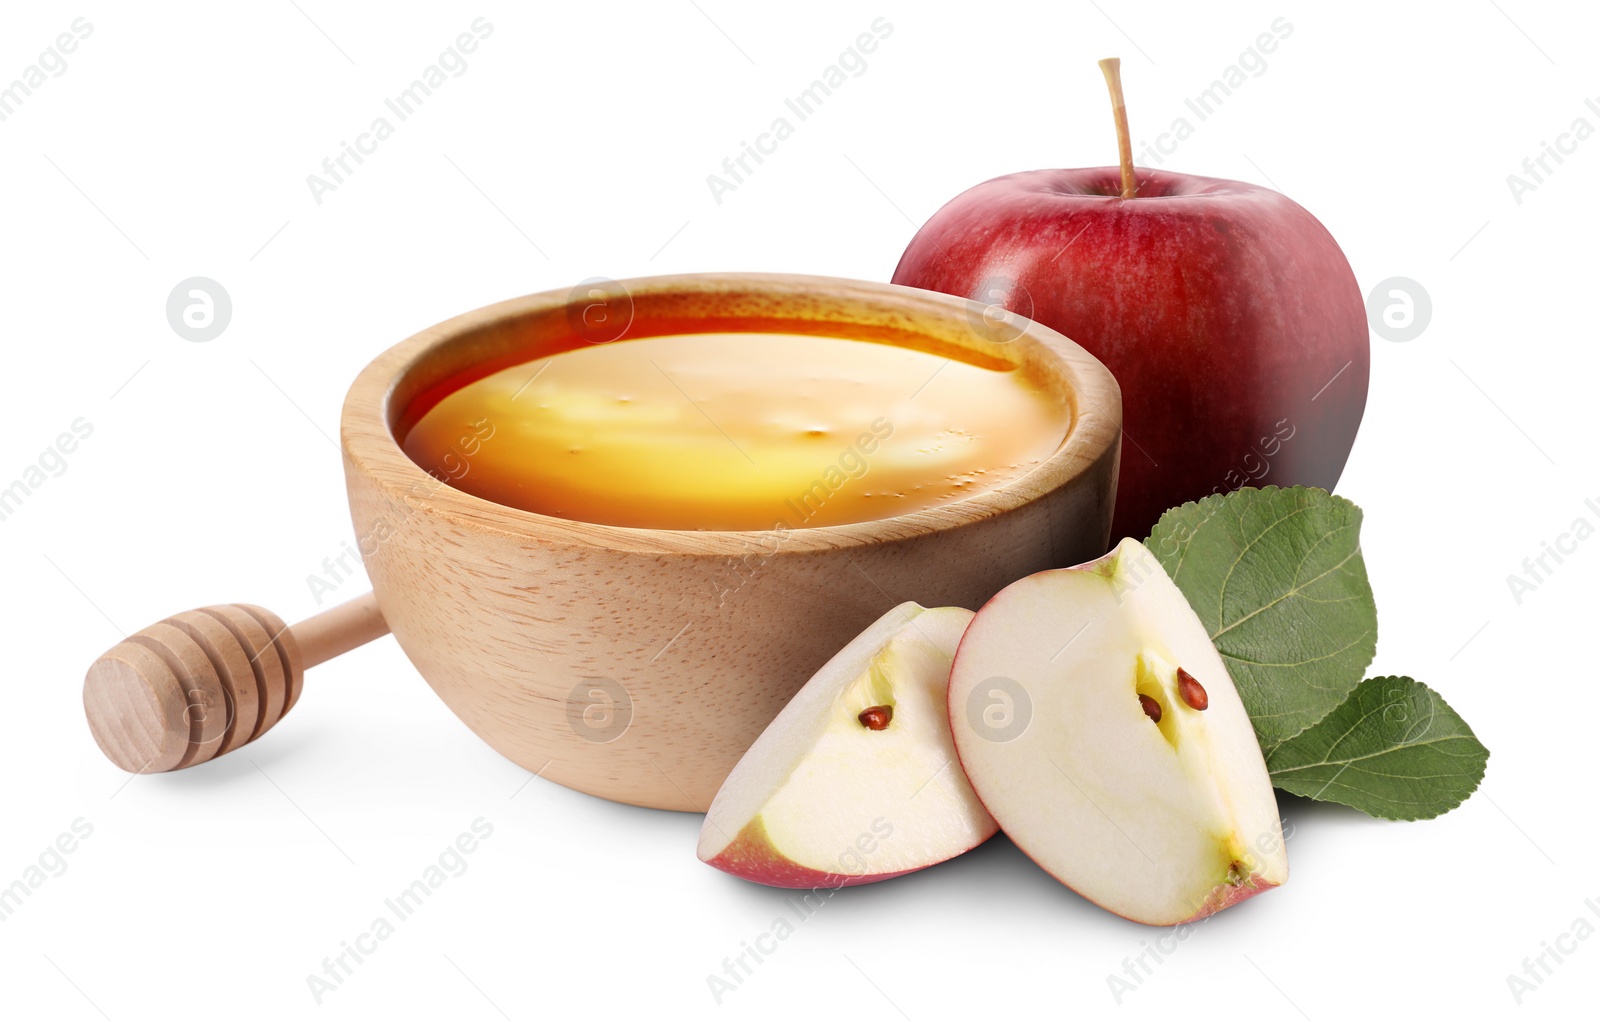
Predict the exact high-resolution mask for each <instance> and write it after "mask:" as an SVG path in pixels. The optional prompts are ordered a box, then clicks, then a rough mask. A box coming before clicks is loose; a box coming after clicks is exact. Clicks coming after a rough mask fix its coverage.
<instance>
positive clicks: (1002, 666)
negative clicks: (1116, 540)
mask: <svg viewBox="0 0 1600 1021" xmlns="http://www.w3.org/2000/svg"><path fill="white" fill-rule="evenodd" d="M949 699H950V701H949V715H950V722H951V728H952V731H953V733H954V735H955V744H956V750H957V752H958V753H959V754H960V758H961V764H962V767H963V768H964V769H965V771H966V774H967V777H968V779H969V780H970V781H971V782H972V786H973V788H974V789H975V790H976V791H977V793H978V797H979V798H981V799H982V801H983V804H984V806H985V807H986V808H988V810H989V811H990V812H991V813H993V814H994V817H995V819H997V820H999V823H1000V826H1001V828H1002V829H1004V830H1005V831H1006V834H1007V836H1009V837H1010V838H1011V839H1012V841H1013V842H1015V843H1016V845H1017V846H1018V847H1020V848H1021V849H1022V850H1023V852H1024V853H1026V854H1027V855H1028V856H1029V857H1031V858H1032V859H1033V860H1034V861H1036V862H1038V863H1039V865H1041V866H1042V867H1043V868H1044V869H1045V870H1046V871H1047V872H1049V873H1050V874H1051V875H1053V876H1055V877H1056V878H1057V879H1059V880H1060V881H1061V882H1063V883H1065V884H1066V885H1067V886H1070V887H1072V888H1073V889H1074V890H1076V891H1077V892H1078V893H1080V894H1082V895H1083V896H1084V897H1087V898H1088V899H1090V900H1092V901H1094V902H1095V903H1097V904H1099V905H1101V906H1102V907H1104V908H1107V909H1108V910H1111V911H1114V912H1116V913H1117V914H1119V915H1122V916H1124V917H1126V918H1130V919H1132V920H1134V921H1138V922H1144V923H1147V924H1150V925H1174V924H1177V923H1179V922H1184V921H1192V920H1194V919H1198V918H1201V917H1204V916H1205V915H1209V914H1211V913H1212V912H1215V911H1219V910H1221V909H1222V908H1225V907H1228V906H1229V905H1231V904H1236V903H1238V902H1239V901H1242V900H1244V899H1245V898H1247V897H1250V896H1251V895H1253V894H1256V893H1259V892H1261V891H1263V890H1267V889H1270V888H1272V887H1274V886H1278V885H1279V884H1281V883H1283V882H1284V881H1285V880H1286V879H1287V878H1288V874H1289V866H1288V859H1287V856H1286V854H1285V851H1284V844H1283V833H1282V829H1281V827H1280V824H1279V819H1278V806H1277V801H1276V800H1275V798H1274V797H1273V793H1272V785H1271V783H1270V781H1269V780H1268V778H1267V768H1266V765H1265V763H1264V762H1263V761H1262V757H1261V748H1260V746H1259V745H1258V744H1257V743H1256V736H1255V731H1254V730H1253V729H1252V728H1251V725H1250V717H1249V716H1248V714H1247V713H1246V712H1245V708H1244V705H1243V704H1242V703H1241V702H1240V701H1239V695H1238V692H1236V691H1235V690H1234V686H1233V681H1232V679H1231V678H1229V676H1228V671H1227V668H1226V667H1225V666H1224V665H1223V662H1222V657H1221V656H1220V655H1218V653H1217V650H1216V647H1215V646H1214V645H1212V643H1211V639H1210V637H1209V635H1208V634H1207V631H1206V629H1205V627H1204V626H1203V625H1202V624H1201V622H1200V620H1199V618H1198V617H1196V616H1195V613H1194V611H1193V610H1192V609H1191V608H1190V607H1189V604H1188V601H1187V600H1186V599H1185V598H1184V596H1183V593H1182V592H1180V591H1179V590H1178V587H1177V586H1176V585H1174V584H1173V583H1172V580H1171V579H1170V578H1168V577H1167V574H1166V572H1165V571H1164V570H1163V569H1162V567H1161V565H1160V564H1159V563H1158V562H1157V561H1156V559H1155V557H1154V556H1152V555H1151V554H1150V553H1149V552H1148V551H1147V550H1146V549H1145V548H1144V546H1142V545H1141V544H1140V543H1138V542H1136V541H1134V540H1132V539H1124V540H1123V541H1122V543H1121V544H1120V545H1118V546H1117V548H1116V549H1114V550H1112V551H1111V552H1110V553H1109V554H1107V555H1106V556H1104V557H1102V558H1101V559H1099V560H1095V561H1091V562H1090V563H1087V564H1083V565H1081V566H1078V567H1073V568H1068V569H1065V570H1058V571H1045V572H1042V573H1040V574H1035V575H1032V576H1030V577H1027V578H1023V579H1022V580H1020V581H1017V582H1015V583H1013V584H1011V585H1009V586H1007V587H1006V588H1005V589H1003V590H1002V591H1001V592H1000V593H999V594H998V595H996V596H995V597H994V598H993V599H992V600H990V601H989V602H988V603H987V604H986V605H985V606H984V607H983V608H982V609H981V610H979V611H978V615H977V616H976V617H975V618H974V619H973V621H972V623H971V625H970V626H969V627H968V628H967V631H966V635H965V637H963V639H962V641H961V645H960V647H959V649H958V650H957V652H956V657H955V664H954V666H953V668H952V670H951V676H950V689H949Z"/></svg>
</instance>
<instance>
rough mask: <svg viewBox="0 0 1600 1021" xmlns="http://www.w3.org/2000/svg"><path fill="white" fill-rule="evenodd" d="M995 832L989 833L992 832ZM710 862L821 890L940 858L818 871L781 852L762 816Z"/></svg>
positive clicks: (744, 875)
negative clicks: (855, 870) (889, 867)
mask: <svg viewBox="0 0 1600 1021" xmlns="http://www.w3.org/2000/svg"><path fill="white" fill-rule="evenodd" d="M992 835H993V833H992V832H991V833H990V836H992ZM706 864H707V865H710V866H712V867H714V868H718V869H721V870H722V871H723V872H726V873H728V874H729V875H734V876H738V877H739V878H740V879H747V880H749V881H750V882H752V883H760V884H762V885H763V886H776V887H780V888H782V889H787V890H818V889H823V888H827V889H830V890H837V889H839V888H841V887H845V886H863V885H865V884H867V883H877V882H881V881H883V880H885V879H895V878H897V877H899V876H907V875H910V874H911V873H913V872H920V871H922V869H925V868H928V867H929V866H931V865H937V864H939V863H938V862H928V864H927V865H922V866H919V867H918V868H914V869H903V870H901V871H899V872H874V873H863V874H859V875H849V874H846V873H839V872H819V871H817V870H816V869H811V868H807V867H806V866H804V865H798V864H796V863H795V862H792V861H790V860H789V859H788V858H786V857H785V856H784V855H783V853H782V852H780V851H779V850H778V849H777V848H775V847H773V846H772V842H771V841H770V840H768V839H767V831H766V827H765V826H763V825H762V823H761V820H760V818H757V819H755V820H753V821H752V822H750V823H747V824H746V825H745V828H744V829H742V830H740V831H739V835H738V836H736V837H734V838H733V843H731V844H729V845H728V846H727V847H725V848H723V849H722V852H721V853H720V854H718V855H717V856H716V857H715V858H711V859H708V860H707V861H706Z"/></svg>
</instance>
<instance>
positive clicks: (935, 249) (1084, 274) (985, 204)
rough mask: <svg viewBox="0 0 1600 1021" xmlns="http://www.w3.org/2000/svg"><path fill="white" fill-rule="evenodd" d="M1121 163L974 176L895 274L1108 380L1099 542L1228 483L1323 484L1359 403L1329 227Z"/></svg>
mask: <svg viewBox="0 0 1600 1021" xmlns="http://www.w3.org/2000/svg"><path fill="white" fill-rule="evenodd" d="M1137 179H1138V182H1139V187H1138V193H1137V196H1136V197H1134V198H1129V199H1124V198H1122V197H1120V192H1121V171H1120V169H1119V168H1117V167H1096V168H1089V169H1081V170H1037V171H1032V172H1028V173H1021V174H1011V175H1009V176H1006V177H998V178H995V179H994V180H992V181H988V182H985V183H984V184H980V185H978V186H977V187H975V188H972V189H970V190H968V191H966V192H963V193H962V194H961V195H958V196H957V197H956V198H955V199H953V200H951V201H950V202H949V203H948V204H947V205H945V206H944V208H942V209H940V210H939V211H938V212H937V213H935V214H934V216H933V218H932V219H930V220H929V221H928V222H927V223H926V224H925V225H924V226H923V227H922V230H921V231H919V232H918V233H917V235H916V237H915V238H914V239H912V241H911V244H910V247H908V248H907V249H906V251H905V255H904V256H903V257H902V258H901V259H900V265H899V267H898V268H897V269H896V270H895V273H894V282H895V283H897V284H906V285H909V286H912V287H923V288H927V289H929V290H934V291H944V292H946V293H948V294H954V295H958V296H961V297H966V298H972V299H975V300H977V301H980V302H982V303H983V304H984V305H990V306H999V307H1003V308H1005V309H1007V310H1009V311H1011V312H1014V313H1016V314H1018V315H1021V316H1025V317H1027V318H1029V319H1034V320H1036V321H1038V322H1041V323H1043V324H1044V325H1046V326H1049V327H1052V328H1053V329H1055V330H1058V331H1059V332H1061V333H1063V334H1065V335H1066V336H1067V337H1069V338H1071V339H1072V340H1074V341H1076V342H1077V343H1078V344H1080V345H1082V346H1083V347H1084V348H1086V349H1087V350H1088V351H1089V352H1090V353H1091V354H1093V355H1095V356H1096V357H1097V358H1099V359H1100V360H1101V361H1102V362H1104V363H1105V365H1106V367H1107V368H1109V369H1110V370H1111V373H1112V375H1114V376H1116V378H1117V382H1119V383H1120V384H1122V405H1123V424H1124V426H1125V427H1126V431H1125V433H1124V435H1125V436H1126V438H1127V440H1128V442H1127V443H1124V444H1123V450H1122V468H1121V479H1120V482H1119V484H1118V488H1117V506H1116V513H1115V518H1114V520H1113V524H1112V533H1111V534H1112V535H1136V536H1142V535H1148V534H1149V532H1150V529H1151V527H1152V526H1153V525H1155V523H1156V521H1157V519H1159V518H1160V516H1161V514H1162V512H1163V511H1165V510H1166V509H1167V508H1168V507H1176V506H1178V505H1179V504H1181V503H1184V502H1186V501H1189V500H1197V499H1200V498H1201V497H1204V496H1208V495H1210V494H1211V493H1213V492H1227V491H1229V490H1232V489H1236V488H1238V487H1239V486H1242V485H1264V484H1275V485H1281V486H1296V485H1299V486H1316V487H1319V488H1322V489H1328V490H1331V489H1333V487H1334V484H1335V483H1337V482H1338V481H1339V474H1340V473H1341V472H1342V471H1343V470H1344V465H1345V461H1346V459H1347V458H1348V457H1349V454H1350V448H1351V445H1352V444H1353V443H1354V442H1355V437H1356V430H1357V428H1358V427H1359V426H1360V424H1361V414H1362V411H1363V410H1364V409H1365V407H1366V398H1367V372H1368V358H1369V351H1368V338H1367V319H1366V310H1365V305H1364V302H1363V301H1362V297H1361V291H1360V288H1359V287H1358V286H1357V284H1356V279H1355V275H1354V274H1353V273H1352V272H1351V271H1350V264H1349V262H1348V261H1346V259H1345V257H1344V253H1343V252H1342V251H1340V249H1339V246H1338V244H1337V243H1336V242H1335V241H1334V239H1333V236H1332V235H1330V234H1329V233H1328V231H1327V230H1326V228H1324V227H1323V226H1322V224H1321V223H1319V222H1317V220H1316V218H1315V217H1313V216H1312V215H1311V214H1310V213H1308V212H1306V210H1305V209H1303V208H1301V207H1300V206H1299V205H1297V204H1295V203H1294V202H1292V201H1290V200H1289V199H1288V198H1286V197H1284V196H1283V195H1280V194H1279V193H1277V192H1275V191H1271V190H1268V189H1266V188H1260V187H1257V186H1255V185H1252V184H1244V183H1241V182H1238V181H1225V180H1218V179H1214V178H1209V177H1194V176H1189V175H1184V174H1174V173H1168V172H1165V171H1160V170H1143V169H1141V170H1139V171H1138V172H1137Z"/></svg>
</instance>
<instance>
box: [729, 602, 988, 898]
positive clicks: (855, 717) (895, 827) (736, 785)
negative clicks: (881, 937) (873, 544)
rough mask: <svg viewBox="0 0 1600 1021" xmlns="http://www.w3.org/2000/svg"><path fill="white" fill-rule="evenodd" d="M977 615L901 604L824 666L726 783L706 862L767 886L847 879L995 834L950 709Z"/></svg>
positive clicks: (890, 872) (869, 877)
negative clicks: (959, 661) (964, 638)
mask: <svg viewBox="0 0 1600 1021" xmlns="http://www.w3.org/2000/svg"><path fill="white" fill-rule="evenodd" d="M971 619H972V611H971V610H964V609H962V608H960V607H955V606H945V607H938V608H935V609H925V608H924V607H921V606H919V605H917V604H916V603H912V602H907V603H901V604H900V605H899V606H896V607H895V608H894V609H892V610H890V611H889V612H888V613H886V614H884V615H883V616H882V617H881V618H879V619H878V620H877V621H876V622H875V623H873V624H872V625H871V626H870V627H868V628H867V629H866V630H865V631H863V632H862V633H861V634H860V635H859V636H857V637H856V638H855V639H854V640H853V641H851V642H850V644H849V645H846V646H845V647H844V648H843V649H842V650H840V652H839V654H838V655H836V656H834V657H833V658H832V659H830V660H829V661H828V662H827V663H826V664H824V665H823V667H822V669H820V670H818V671H817V673H816V674H815V675H814V676H813V677H812V678H811V680H809V681H807V682H806V684H805V685H804V686H803V687H802V688H801V689H800V690H799V691H798V692H797V693H796V694H795V696H794V698H792V699H791V700H790V701H789V704H788V705H786V706H784V707H783V710H782V711H781V712H780V713H778V715H777V716H776V717H774V718H773V721H772V723H771V724H769V725H768V726H767V729H766V730H765V731H763V732H762V734H761V736H760V737H758V738H756V740H755V743H754V744H752V745H751V746H750V748H749V750H748V751H747V752H745V755H744V757H743V758H742V759H740V760H739V764H738V765H737V766H735V767H734V769H733V772H732V773H730V774H729V775H728V779H727V780H726V781H724V782H723V785H722V789H721V790H719V791H718V792H717V796H716V798H715V800H713V801H712V803H711V808H710V810H709V811H708V812H707V813H706V820H705V824H704V826H703V827H702V828H701V830H700V846H699V855H700V860H701V861H704V862H706V863H707V864H710V865H714V866H716V867H717V868H719V869H721V870H722V871H724V872H728V873H732V874H733V875H736V876H739V877H741V878H743V879H749V880H752V881H754V882H757V883H764V884H766V885H767V886H781V887H789V888H792V889H803V888H817V887H824V886H826V887H831V888H838V887H841V886H854V885H858V884H861V883H873V882H877V881H879V880H883V879H890V878H893V877H894V876H900V875H904V874H906V873H907V872H915V871H917V870H918V869H924V868H927V867H928V866H929V865H935V864H937V863H939V862H941V861H944V860H946V859H948V858H953V857H955V856H956V855H958V854H961V853H962V852H963V851H967V850H970V849H971V848H973V847H976V846H977V845H979V844H981V843H983V842H984V841H985V840H987V839H989V838H990V837H991V836H993V835H994V833H995V829H996V825H995V821H994V820H993V819H992V818H990V816H989V813H988V812H986V811H984V809H983V805H982V804H981V803H979V801H978V798H977V796H976V795H975V794H974V793H973V791H972V787H971V785H970V784H968V783H967V779H966V777H965V776H964V775H963V774H962V772H961V768H960V766H958V765H957V764H956V753H955V746H954V745H953V744H952V743H951V739H950V724H949V721H948V720H947V719H946V717H945V706H946V700H945V687H946V685H947V684H948V682H949V678H950V662H951V657H952V655H953V654H954V652H955V648H956V644H957V643H958V642H959V641H960V640H961V634H962V632H963V631H964V630H966V626H967V623H968V622H969V621H970V620H971Z"/></svg>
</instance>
